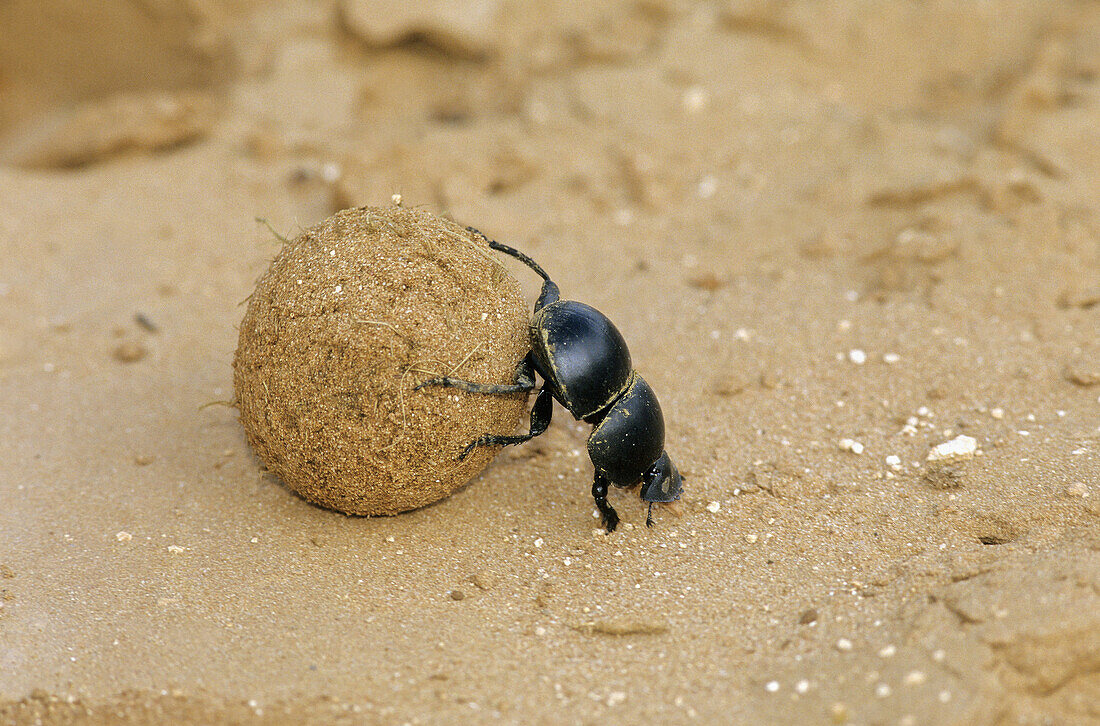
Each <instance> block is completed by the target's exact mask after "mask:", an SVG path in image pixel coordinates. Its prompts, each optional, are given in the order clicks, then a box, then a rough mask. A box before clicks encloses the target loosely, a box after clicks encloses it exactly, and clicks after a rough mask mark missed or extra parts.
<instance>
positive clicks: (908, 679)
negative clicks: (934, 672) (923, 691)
mask: <svg viewBox="0 0 1100 726" xmlns="http://www.w3.org/2000/svg"><path fill="white" fill-rule="evenodd" d="M927 680H928V676H926V675H925V674H924V671H909V673H907V674H906V676H905V685H907V686H919V685H921V684H922V683H924V682H925V681H927Z"/></svg>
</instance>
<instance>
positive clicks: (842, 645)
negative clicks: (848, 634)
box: [836, 638, 852, 652]
mask: <svg viewBox="0 0 1100 726" xmlns="http://www.w3.org/2000/svg"><path fill="white" fill-rule="evenodd" d="M836 649H837V650H843V651H845V652H847V651H849V650H851V649H852V641H850V640H848V639H847V638H841V639H840V640H838V641H836Z"/></svg>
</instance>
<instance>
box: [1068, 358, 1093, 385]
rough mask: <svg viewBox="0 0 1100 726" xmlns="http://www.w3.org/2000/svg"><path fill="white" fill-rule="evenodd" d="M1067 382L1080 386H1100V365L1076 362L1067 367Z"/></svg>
mask: <svg viewBox="0 0 1100 726" xmlns="http://www.w3.org/2000/svg"><path fill="white" fill-rule="evenodd" d="M1065 376H1066V380H1067V381H1069V382H1070V383H1074V384H1076V385H1078V386H1095V385H1097V384H1100V364H1097V363H1095V362H1094V363H1091V364H1089V363H1086V362H1085V361H1075V362H1073V363H1070V364H1069V365H1067V366H1066V371H1065Z"/></svg>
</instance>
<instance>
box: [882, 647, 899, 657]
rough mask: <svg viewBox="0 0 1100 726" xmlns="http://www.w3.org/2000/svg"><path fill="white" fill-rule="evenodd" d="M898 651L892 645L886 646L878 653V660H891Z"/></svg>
mask: <svg viewBox="0 0 1100 726" xmlns="http://www.w3.org/2000/svg"><path fill="white" fill-rule="evenodd" d="M897 652H898V649H897V648H896V647H894V646H893V645H887V646H885V647H883V648H882V650H880V651H879V652H878V654H879V657H880V658H892V657H893V656H894V654H895V653H897Z"/></svg>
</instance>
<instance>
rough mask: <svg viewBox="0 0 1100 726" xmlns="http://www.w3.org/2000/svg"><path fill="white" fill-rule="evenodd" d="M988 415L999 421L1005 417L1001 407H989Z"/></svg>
mask: <svg viewBox="0 0 1100 726" xmlns="http://www.w3.org/2000/svg"><path fill="white" fill-rule="evenodd" d="M989 415H990V416H992V417H993V418H995V419H997V420H998V421H1000V420H1001V419H1003V418H1004V417H1005V410H1004V409H1003V408H991V409H989Z"/></svg>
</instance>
